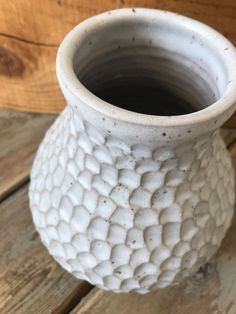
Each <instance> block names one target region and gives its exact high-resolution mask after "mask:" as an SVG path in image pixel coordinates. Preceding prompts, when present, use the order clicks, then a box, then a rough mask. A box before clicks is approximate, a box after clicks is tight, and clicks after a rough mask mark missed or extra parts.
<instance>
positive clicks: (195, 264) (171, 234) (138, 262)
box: [29, 8, 236, 293]
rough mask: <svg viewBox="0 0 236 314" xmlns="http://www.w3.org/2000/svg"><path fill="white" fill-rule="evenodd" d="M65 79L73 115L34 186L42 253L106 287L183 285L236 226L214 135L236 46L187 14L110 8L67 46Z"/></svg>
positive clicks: (44, 152) (229, 90) (44, 150)
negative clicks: (47, 252)
mask: <svg viewBox="0 0 236 314" xmlns="http://www.w3.org/2000/svg"><path fill="white" fill-rule="evenodd" d="M57 76H58V80H59V84H60V87H61V89H62V92H63V94H64V96H65V99H66V101H67V103H68V105H67V107H66V108H65V110H64V111H63V112H62V113H61V114H60V115H59V117H58V118H57V119H56V121H55V123H54V124H53V125H52V126H51V128H50V129H49V130H48V131H47V133H46V136H45V138H44V139H43V141H42V144H41V145H40V147H39V150H38V152H37V155H36V157H35V160H34V164H33V168H32V172H31V183H30V189H29V197H30V207H31V211H32V216H33V221H34V224H35V227H36V229H37V231H38V232H39V234H40V237H41V240H42V242H43V244H44V245H45V246H46V247H47V249H48V250H49V253H50V254H51V255H52V256H53V257H54V258H55V260H56V261H57V262H58V263H59V264H60V265H61V266H62V267H64V268H65V269H66V270H67V271H69V272H71V273H72V274H73V275H74V276H76V277H77V278H79V279H83V280H87V281H89V282H90V283H92V284H94V285H96V286H98V287H100V288H103V289H106V290H111V291H114V292H130V291H136V292H139V293H147V292H149V291H152V290H155V289H157V288H162V287H166V286H168V285H173V284H176V283H178V282H181V281H182V280H183V279H184V278H185V277H187V276H190V275H191V274H193V273H194V272H196V271H197V270H198V269H199V267H200V266H201V265H202V264H204V263H206V262H207V261H208V260H209V259H210V258H211V257H212V255H213V254H214V253H215V252H216V250H217V248H218V247H219V246H220V244H221V241H222V239H223V238H224V235H225V233H226V231H227V229H228V228H229V226H230V222H231V219H232V215H233V209H234V171H233V168H232V165H231V161H230V158H229V154H228V152H227V150H226V148H225V144H224V143H223V141H222V138H221V135H220V133H219V128H220V127H221V126H222V125H223V123H224V122H225V121H226V120H227V119H228V118H229V117H230V116H231V115H232V113H233V112H234V110H235V101H236V52H235V49H234V47H233V46H232V45H231V44H230V42H229V41H228V40H227V39H225V38H224V37H223V36H222V35H220V34H219V33H217V32H216V31H215V30H213V29H211V28H209V27H208V26H206V25H204V24H202V23H200V22H197V21H194V20H192V19H189V18H186V17H183V16H180V15H176V14H173V13H170V12H164V11H159V10H151V9H141V8H138V9H121V10H114V11H111V12H106V13H103V14H100V15H98V16H95V17H92V18H90V19H88V20H86V21H84V22H83V23H81V24H79V25H78V26H77V27H75V28H74V29H73V30H72V31H71V32H70V33H69V34H68V35H67V36H66V38H65V39H64V41H63V42H62V44H61V45H60V48H59V50H58V55H57ZM169 95H172V96H171V97H172V98H171V97H169ZM173 95H174V96H173Z"/></svg>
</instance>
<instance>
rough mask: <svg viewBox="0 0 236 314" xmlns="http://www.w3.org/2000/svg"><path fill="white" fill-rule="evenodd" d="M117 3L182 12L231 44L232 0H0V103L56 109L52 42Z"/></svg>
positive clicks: (234, 26) (234, 36)
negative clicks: (204, 24)
mask: <svg viewBox="0 0 236 314" xmlns="http://www.w3.org/2000/svg"><path fill="white" fill-rule="evenodd" d="M121 7H150V8H158V9H163V10H170V11H173V12H177V13H180V14H184V15H187V16H189V17H193V18H196V19H198V20H200V21H203V22H205V23H207V24H209V25H210V26H212V27H214V28H216V29H217V30H219V31H220V32H222V33H223V34H224V35H225V36H227V37H228V38H229V39H230V40H232V41H233V43H236V19H235V16H236V1H235V0H224V1H222V0H214V1H213V0H191V1H189V0H181V1H180V0H168V1H166V0H159V1H156V0H100V1H84V0H55V1H52V0H37V1H33V0H29V1H24V0H11V1H10V2H9V1H4V0H0V85H1V91H0V107H2V108H13V109H18V110H25V111H34V112H51V113H52V112H53V113H58V112H60V111H61V110H62V108H63V107H64V106H65V101H64V99H63V96H62V95H61V93H60V91H59V87H58V84H57V80H56V75H55V56H56V50H57V46H58V45H59V43H60V42H61V40H62V39H63V37H64V36H65V34H66V33H67V32H68V31H69V30H71V29H72V28H73V27H74V26H75V25H76V24H78V23H79V22H81V21H82V20H84V19H85V18H88V17H90V16H92V15H95V14H98V13H101V12H103V11H108V10H112V9H116V8H121ZM234 125H235V124H234Z"/></svg>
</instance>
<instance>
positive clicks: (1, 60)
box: [0, 46, 25, 77]
mask: <svg viewBox="0 0 236 314" xmlns="http://www.w3.org/2000/svg"><path fill="white" fill-rule="evenodd" d="M24 70H25V65H24V63H23V62H22V60H21V59H20V58H19V57H18V56H16V55H15V54H14V53H12V52H11V51H9V50H8V49H6V48H4V47H2V46H0V75H5V76H8V77H12V76H21V75H22V74H23V73H24Z"/></svg>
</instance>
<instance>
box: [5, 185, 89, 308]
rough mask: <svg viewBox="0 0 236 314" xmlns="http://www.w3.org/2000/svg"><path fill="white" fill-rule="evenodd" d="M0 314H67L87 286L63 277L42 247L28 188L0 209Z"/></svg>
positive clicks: (23, 189) (64, 275) (25, 187)
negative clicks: (31, 212)
mask: <svg viewBox="0 0 236 314" xmlns="http://www.w3.org/2000/svg"><path fill="white" fill-rule="evenodd" d="M0 214H1V219H0V239H1V241H0V256H1V259H0V313H1V314H5V313H14V314H18V313H19V314H22V313H24V314H25V313H27V314H31V313H32V314H35V313H43V314H46V313H66V312H68V311H69V309H71V308H73V305H74V304H75V303H78V302H79V300H80V299H81V297H83V296H84V295H85V294H86V293H87V292H88V291H89V290H90V288H91V287H90V285H89V284H88V283H86V282H82V281H79V280H77V279H75V278H74V277H73V276H72V275H70V274H68V273H66V272H65V271H64V270H63V269H62V268H61V267H60V266H59V265H58V264H57V263H56V262H55V261H54V260H53V258H52V257H51V256H50V255H49V254H48V252H47V250H46V249H45V248H44V247H43V245H42V244H41V242H40V240H39V238H38V234H37V233H36V231H35V228H34V226H33V224H32V220H31V214H30V211H29V207H28V185H25V186H24V187H22V188H21V189H19V190H18V191H17V192H15V193H14V194H13V195H12V196H11V197H9V198H7V199H6V200H5V201H4V202H2V204H1V205H0Z"/></svg>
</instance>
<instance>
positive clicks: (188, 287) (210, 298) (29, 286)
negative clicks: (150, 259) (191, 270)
mask: <svg viewBox="0 0 236 314" xmlns="http://www.w3.org/2000/svg"><path fill="white" fill-rule="evenodd" d="M54 118H55V117H54V116H48V115H41V116H40V115H35V114H23V113H19V112H18V113H17V112H4V111H2V112H0V156H1V157H0V176H1V181H0V182H1V189H0V198H1V201H0V313H1V314H6V313H7V314H8V313H12V314H13V313H14V314H31V313H32V314H47V313H63V314H64V313H71V314H82V313H83V314H85V313H86V314H133V313H135V314H136V313H139V314H142V313H143V314H152V313H153V314H154V313H155V314H157V313H158V314H190V313H192V314H195V313H196V314H235V313H236V267H235V265H236V242H235V239H236V216H235V218H234V221H233V225H232V227H231V229H230V230H229V232H228V233H227V236H226V238H225V239H224V241H223V244H222V247H221V249H220V251H219V252H218V254H217V257H216V258H214V260H213V261H212V262H211V263H209V265H207V266H206V267H205V268H204V269H202V270H201V271H200V272H199V273H198V274H196V275H195V276H194V277H193V278H191V279H189V280H188V281H187V283H185V284H183V285H182V286H181V287H172V288H168V289H163V290H159V291H158V292H156V293H152V294H148V295H145V296H140V295H136V294H129V295H116V294H112V293H107V292H104V291H102V290H98V289H96V288H93V287H92V286H90V285H89V284H88V283H86V282H82V281H79V280H76V279H75V278H74V277H73V276H72V275H70V274H68V273H67V272H65V271H64V270H63V269H62V268H61V267H60V266H59V265H58V264H57V263H56V262H55V261H54V260H53V258H52V257H50V256H49V254H48V252H47V250H46V249H45V248H44V247H43V245H42V244H41V243H40V240H39V237H38V235H37V233H36V231H35V228H34V226H33V224H32V219H31V214H30V211H29V207H28V196H27V193H28V180H29V172H30V168H31V164H32V159H33V156H34V154H35V150H36V147H37V146H38V143H39V142H40V141H41V138H42V136H43V134H44V133H45V131H46V129H47V128H48V126H49V125H50V124H51V123H52V121H53V120H54ZM14 130H15V132H14ZM222 134H223V137H224V139H225V142H226V143H227V146H228V147H229V149H230V153H231V156H232V158H233V161H234V164H235V166H236V130H233V129H231V130H223V131H222ZM91 289H92V290H91ZM89 291H91V292H89ZM83 297H85V298H84V299H83ZM81 300H82V301H81Z"/></svg>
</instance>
